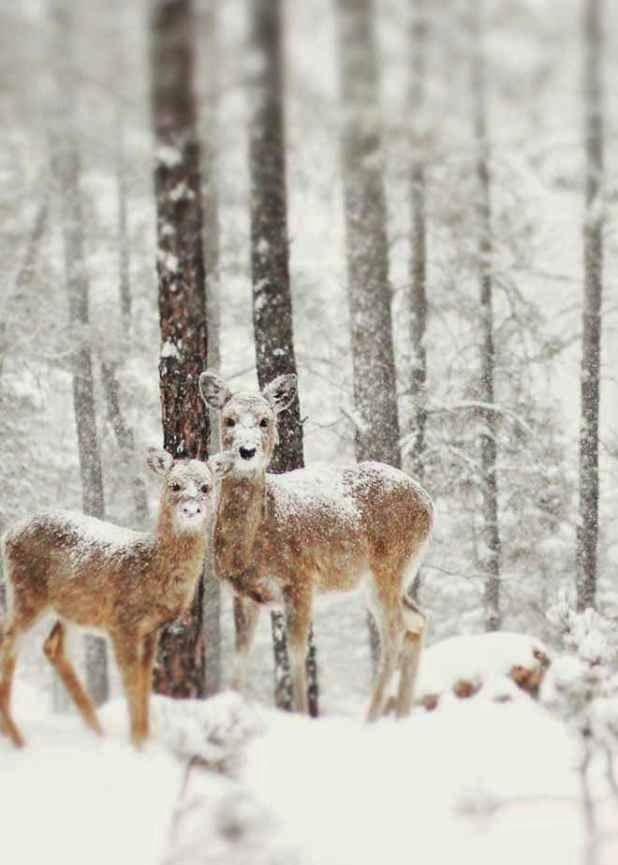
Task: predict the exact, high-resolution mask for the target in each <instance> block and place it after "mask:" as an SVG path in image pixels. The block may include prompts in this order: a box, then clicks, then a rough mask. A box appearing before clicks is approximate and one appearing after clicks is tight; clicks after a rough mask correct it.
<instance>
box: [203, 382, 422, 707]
mask: <svg viewBox="0 0 618 865" xmlns="http://www.w3.org/2000/svg"><path fill="white" fill-rule="evenodd" d="M200 389H201V392H202V396H203V398H204V401H205V402H206V404H207V405H208V406H209V407H211V408H216V409H218V410H219V411H220V412H221V428H222V436H223V447H224V449H225V451H226V452H227V453H228V454H229V455H230V459H231V461H232V467H231V470H230V472H229V474H228V475H227V476H226V477H225V478H224V480H223V482H222V486H221V496H220V502H219V508H218V513H217V518H216V524H215V533H214V546H215V562H216V568H217V573H218V575H219V577H220V578H221V579H224V580H227V581H229V582H230V583H231V584H232V585H233V587H234V590H235V591H236V594H237V596H238V598H239V599H240V601H239V602H238V604H239V605H240V606H239V607H238V608H237V615H236V618H237V623H240V624H241V625H242V628H243V629H244V631H245V634H247V635H248V636H246V637H243V636H242V634H241V636H240V637H239V649H240V656H241V657H240V658H239V665H238V666H239V673H238V676H237V679H236V684H240V683H241V680H242V679H243V678H244V666H245V665H244V660H245V658H246V654H247V653H248V649H249V645H250V643H251V638H252V632H253V630H254V628H255V619H256V616H257V610H258V607H259V606H260V605H265V604H273V603H274V604H281V605H283V607H284V608H285V610H286V614H287V621H288V638H289V647H290V654H291V656H292V664H293V667H294V676H293V678H294V686H295V699H296V703H297V706H298V707H299V708H303V709H304V708H306V685H305V679H304V663H305V655H306V647H307V637H308V633H309V628H310V624H311V618H312V604H313V598H314V595H316V594H320V593H323V592H345V591H349V590H351V589H354V588H356V587H357V586H359V585H361V584H363V583H364V585H365V586H366V587H367V590H368V601H369V605H370V608H371V610H372V612H373V613H374V615H375V617H376V620H377V622H378V627H379V630H380V633H381V638H382V639H381V642H382V664H381V669H380V676H379V678H378V682H377V685H376V688H375V690H374V694H373V698H372V704H371V707H370V716H371V717H372V718H375V717H378V716H379V715H380V714H381V713H382V710H383V707H384V702H385V700H386V696H387V695H386V689H387V687H388V684H389V682H390V680H391V678H392V675H393V673H394V671H395V669H396V667H397V665H398V663H399V659H400V657H401V656H402V653H403V654H404V655H406V646H407V642H406V640H407V637H408V635H410V640H408V643H410V646H409V647H408V648H409V652H407V655H408V656H409V663H408V667H410V670H411V674H410V675H411V676H412V680H413V675H412V674H413V673H414V672H415V665H416V664H417V660H415V661H413V660H412V658H413V657H414V658H417V656H418V653H419V651H420V649H419V647H420V634H421V633H422V631H423V629H424V617H423V616H422V614H421V613H420V611H419V610H417V609H416V608H415V607H414V605H412V604H411V603H410V602H409V601H408V600H407V598H406V589H407V587H408V584H409V583H410V582H411V581H412V580H413V578H414V575H415V573H416V570H417V568H418V565H419V563H420V561H421V559H422V556H423V554H424V552H425V550H426V547H427V545H428V542H429V537H430V534H431V530H432V526H433V507H432V504H431V500H430V498H429V496H428V495H427V493H425V491H424V490H423V489H422V488H421V487H420V486H419V485H418V484H417V483H415V481H413V480H412V478H410V477H409V476H408V475H406V474H404V473H403V472H401V471H399V470H398V469H394V468H392V467H390V466H387V465H383V464H381V463H373V462H367V463H361V464H360V465H358V466H352V467H341V466H336V465H321V466H317V467H312V468H308V469H298V470H296V471H293V472H288V473H286V474H282V475H270V474H267V473H266V468H267V466H268V464H269V462H270V459H271V457H272V455H273V451H274V448H275V445H276V443H277V440H278V433H277V417H278V415H279V414H280V413H281V412H282V411H284V410H285V409H286V408H287V407H288V406H289V405H290V403H291V401H292V399H293V397H294V394H295V391H296V377H295V376H291V375H285V376H279V377H278V378H276V379H275V380H274V381H273V382H271V383H270V384H269V385H268V386H267V387H266V388H264V390H263V391H262V393H246V392H241V393H236V394H234V393H232V392H231V390H230V389H229V388H228V387H227V385H226V383H225V382H224V381H223V380H222V379H221V378H220V377H219V376H218V375H217V374H215V373H211V372H205V373H203V374H202V376H201V378H200ZM243 604H244V608H242V609H241V608H240V607H242V605H243ZM412 644H414V645H413V646H412ZM412 668H414V669H412ZM410 681H411V679H410V677H408V678H407V679H406V677H404V676H402V682H404V688H403V690H404V691H405V694H404V696H403V697H402V700H400V705H401V706H402V709H401V712H402V713H405V712H406V711H407V708H406V707H407V706H408V686H407V684H405V682H408V684H409V682H410ZM404 704H405V705H404Z"/></svg>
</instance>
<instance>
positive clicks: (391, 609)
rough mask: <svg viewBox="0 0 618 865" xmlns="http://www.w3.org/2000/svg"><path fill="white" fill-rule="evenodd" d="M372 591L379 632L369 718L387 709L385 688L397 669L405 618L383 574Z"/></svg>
mask: <svg viewBox="0 0 618 865" xmlns="http://www.w3.org/2000/svg"><path fill="white" fill-rule="evenodd" d="M375 586H376V588H375V592H374V593H373V595H372V597H371V602H372V603H371V607H372V613H373V614H374V618H375V620H376V624H377V626H378V631H379V633H380V658H379V662H378V673H377V676H376V680H375V684H374V687H373V693H372V695H371V702H370V704H369V710H368V712H367V720H368V721H376V720H377V719H378V718H380V717H381V716H382V715H383V714H384V711H385V709H386V704H387V699H388V688H389V685H390V683H391V680H392V678H393V676H394V674H395V672H396V670H397V665H398V663H399V656H400V652H401V643H402V640H403V633H404V622H403V616H402V612H401V607H400V603H399V598H398V597H397V596H396V595H395V596H393V592H392V591H390V586H389V582H388V581H387V579H386V578H385V576H384V575H382V578H380V577H379V576H376V579H375Z"/></svg>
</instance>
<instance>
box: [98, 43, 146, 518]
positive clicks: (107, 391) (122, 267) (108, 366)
mask: <svg viewBox="0 0 618 865" xmlns="http://www.w3.org/2000/svg"><path fill="white" fill-rule="evenodd" d="M122 64H123V58H122V56H119V57H118V66H119V68H120V69H122ZM123 139H124V117H123V109H122V106H121V104H120V101H119V102H118V104H117V106H116V154H115V156H116V206H117V219H118V223H117V238H118V295H119V299H120V312H121V327H122V334H121V341H120V342H121V353H122V356H123V357H125V356H126V355H128V352H129V351H130V348H131V272H130V265H131V257H130V243H129V234H128V232H129V221H128V207H127V197H128V188H127V187H128V184H127V168H126V164H125V158H124V140H123ZM118 366H119V364H118V363H117V362H115V361H114V362H111V361H107V360H104V361H102V363H101V381H102V383H103V395H104V397H105V402H106V406H107V417H108V421H109V423H110V425H111V427H112V430H113V431H114V435H115V436H116V441H117V443H118V448H119V450H120V457H121V464H122V471H123V475H124V476H130V475H132V476H133V477H132V482H131V486H132V495H133V516H134V520H135V524H136V525H137V526H142V527H143V526H145V525H146V524H147V522H148V495H147V492H146V485H145V483H144V479H143V477H142V473H141V472H140V473H138V472H136V459H135V456H136V454H135V438H134V435H133V430H132V429H131V427H130V425H129V424H128V422H127V420H126V418H125V416H124V414H123V411H122V403H121V398H120V382H119V380H118V375H117V369H118Z"/></svg>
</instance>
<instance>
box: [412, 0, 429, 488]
mask: <svg viewBox="0 0 618 865" xmlns="http://www.w3.org/2000/svg"><path fill="white" fill-rule="evenodd" d="M413 5H414V18H413V23H412V46H411V47H412V70H411V82H410V118H411V122H412V124H413V132H412V136H411V149H412V166H411V184H410V185H411V189H410V199H411V204H412V236H411V247H412V257H411V262H410V276H411V280H410V282H411V298H410V308H411V316H410V318H411V334H410V336H411V342H412V353H413V355H412V377H411V382H410V384H411V392H412V402H413V406H412V408H413V417H414V421H413V423H414V444H413V447H412V459H413V466H414V474H415V475H416V477H417V478H418V479H419V481H421V482H422V481H423V477H424V473H425V472H424V469H425V466H424V454H425V426H426V424H427V409H426V401H427V393H426V388H427V349H426V346H425V335H426V332H427V226H426V217H425V159H424V152H423V151H424V145H425V140H424V130H423V128H422V124H423V123H424V118H425V113H426V108H425V99H426V96H425V51H426V44H425V43H426V40H427V25H428V21H427V9H426V8H425V0H413ZM419 124H420V128H419Z"/></svg>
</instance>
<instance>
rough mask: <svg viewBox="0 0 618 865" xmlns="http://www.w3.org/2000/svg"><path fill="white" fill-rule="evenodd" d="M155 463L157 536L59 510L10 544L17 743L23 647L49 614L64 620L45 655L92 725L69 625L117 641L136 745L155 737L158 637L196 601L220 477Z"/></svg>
mask: <svg viewBox="0 0 618 865" xmlns="http://www.w3.org/2000/svg"><path fill="white" fill-rule="evenodd" d="M149 464H150V466H151V468H153V470H154V471H156V472H157V473H158V474H161V475H162V476H163V477H164V480H165V483H164V488H163V493H162V496H161V506H160V514H159V519H158V523H157V527H156V530H155V532H154V533H152V534H148V533H138V532H128V531H125V530H115V527H112V526H111V525H110V524H109V523H103V522H102V521H100V520H96V519H94V518H91V517H83V516H81V515H71V514H68V513H62V512H60V513H55V514H46V515H40V516H35V517H33V518H31V519H29V520H27V521H26V522H24V523H22V524H21V525H19V526H16V527H15V528H13V529H12V530H10V531H9V532H8V533H7V535H6V536H5V538H4V563H5V573H6V575H7V581H8V585H9V590H10V597H11V612H10V615H9V618H8V621H7V625H6V628H5V632H4V637H3V640H2V643H1V644H0V721H2V722H3V727H4V729H5V731H6V732H7V733H8V735H9V736H10V738H11V739H12V740H13V742H14V743H15V744H16V745H18V746H20V745H23V743H24V740H23V737H22V735H21V732H20V731H19V729H18V728H17V726H16V724H15V722H14V720H13V718H12V715H11V707H10V700H11V684H12V679H13V674H14V671H15V664H16V661H17V649H18V641H19V639H20V638H21V637H22V636H23V634H25V632H26V631H28V630H30V628H31V627H32V626H33V625H34V624H35V623H36V622H37V621H38V620H39V619H40V618H41V617H42V616H43V615H44V614H45V613H47V612H50V611H52V612H53V613H54V614H55V615H56V616H57V617H58V622H57V623H56V624H55V625H54V627H53V629H52V631H51V633H50V635H49V637H48V638H47V641H46V642H45V647H44V649H45V654H46V656H47V657H48V659H49V660H50V662H51V663H52V664H53V665H54V667H55V668H56V670H57V672H58V674H59V675H60V677H61V679H62V681H63V682H64V685H65V686H66V688H67V690H68V692H69V694H70V695H71V697H72V698H73V701H74V702H75V705H76V706H77V708H78V710H79V712H80V714H81V716H82V718H83V719H84V721H85V722H86V724H87V725H88V726H89V727H90V728H91V729H93V730H94V731H95V732H96V733H99V734H100V733H101V732H102V730H101V725H100V723H99V720H98V718H97V715H96V710H95V708H94V705H93V704H92V701H91V699H90V697H89V696H88V694H87V693H86V691H85V690H84V688H83V686H82V685H81V683H80V681H79V679H78V677H77V674H76V673H75V670H74V668H73V666H72V664H71V662H70V660H69V659H68V658H67V656H66V653H65V631H66V626H65V623H70V624H74V625H79V626H82V627H84V628H87V629H89V630H94V631H97V632H102V633H104V634H106V635H108V636H109V637H110V639H111V642H112V645H113V647H114V651H115V654H116V658H117V661H118V666H119V668H120V671H121V673H122V677H123V683H124V687H125V692H126V696H127V700H128V703H129V711H130V716H131V737H132V740H133V742H134V743H135V744H136V745H139V744H141V743H142V742H143V741H144V740H145V739H146V738H147V737H148V732H149V715H148V705H149V696H150V690H151V682H152V667H153V663H154V657H155V651H156V646H157V638H158V632H159V629H160V628H161V627H162V626H163V625H165V624H166V623H168V622H171V621H173V620H174V619H176V618H178V617H179V616H180V615H182V613H183V612H184V611H185V610H187V609H188V607H189V606H190V604H191V601H192V598H193V594H194V591H195V587H196V584H197V581H198V579H199V576H200V574H201V572H202V567H203V561H204V555H205V551H206V540H207V532H206V522H207V519H208V517H209V515H210V514H211V513H212V510H213V504H212V500H213V496H214V491H213V487H214V478H213V475H212V472H211V470H210V469H209V467H208V466H207V465H206V464H205V463H200V462H198V461H196V460H189V461H177V462H174V461H173V460H172V458H171V457H169V455H167V454H165V452H164V451H160V452H155V453H154V454H151V456H150V459H149ZM183 509H185V510H186V511H187V513H193V514H195V515H194V516H193V518H192V521H191V522H189V523H187V524H186V525H185V524H183V523H182V522H179V519H180V517H178V516H177V515H178V514H181V513H182V510H183ZM115 531H117V532H118V533H117V534H115V533H114V532H115Z"/></svg>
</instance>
